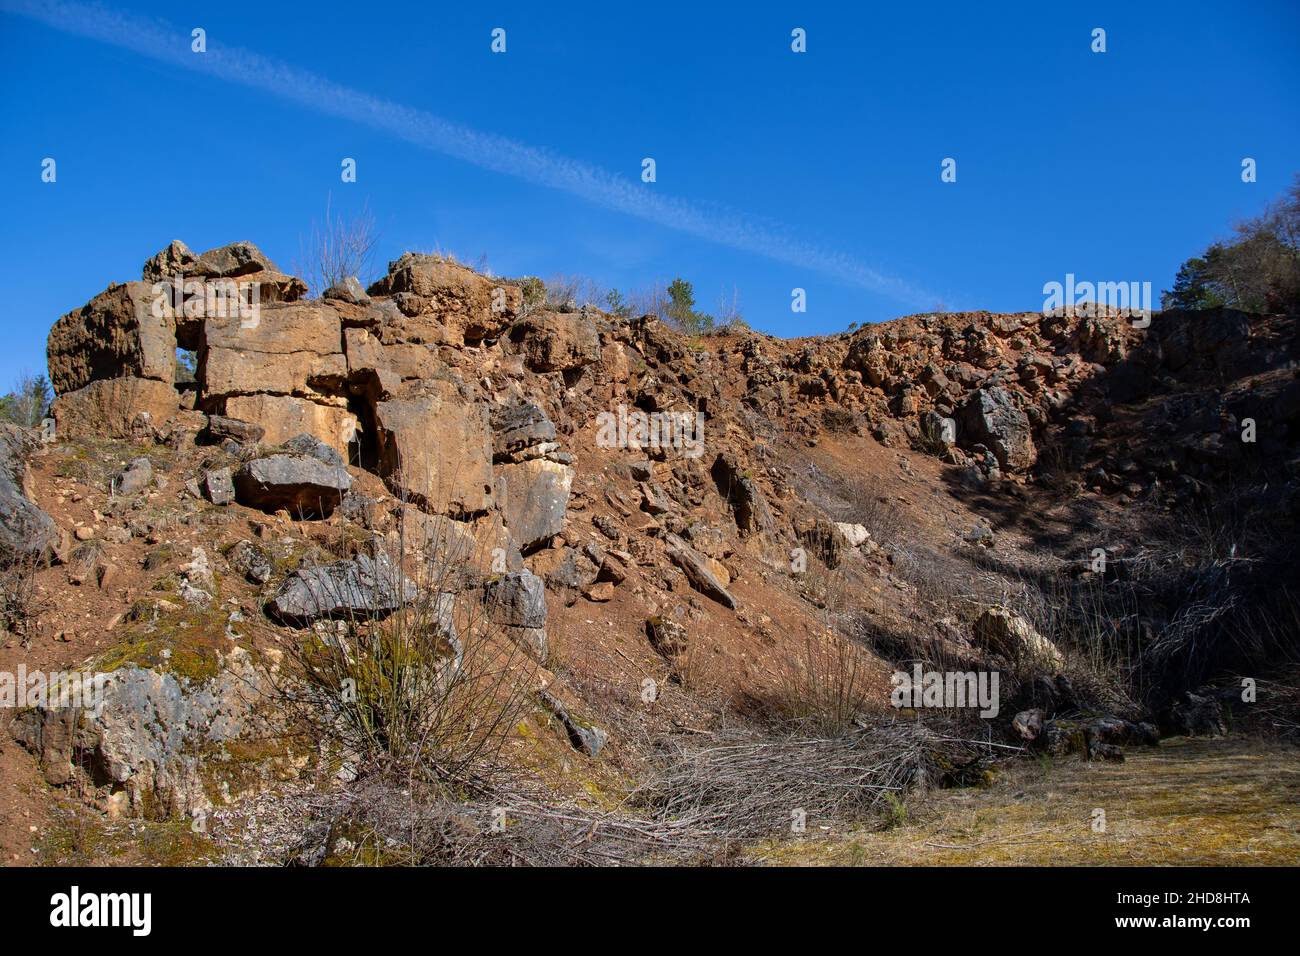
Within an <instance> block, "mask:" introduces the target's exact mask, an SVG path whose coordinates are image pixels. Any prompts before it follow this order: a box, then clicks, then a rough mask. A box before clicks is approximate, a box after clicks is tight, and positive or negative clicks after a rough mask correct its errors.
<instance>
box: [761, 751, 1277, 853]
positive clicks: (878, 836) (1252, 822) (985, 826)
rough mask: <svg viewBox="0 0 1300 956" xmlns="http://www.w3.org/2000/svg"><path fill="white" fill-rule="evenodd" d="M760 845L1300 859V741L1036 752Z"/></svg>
mask: <svg viewBox="0 0 1300 956" xmlns="http://www.w3.org/2000/svg"><path fill="white" fill-rule="evenodd" d="M1097 810H1103V811H1105V829H1104V832H1100V831H1098V830H1097V829H1095V828H1094V822H1095V821H1096V820H1097V819H1098V817H1097V816H1096V815H1095V811H1097ZM902 816H903V815H902V814H896V815H895V817H896V818H898V817H902ZM755 855H756V856H757V857H758V858H759V859H761V860H763V861H765V862H769V863H775V864H786V865H812V866H817V865H831V866H852V865H867V866H873V865H874V866H889V865H900V866H945V865H974V866H997V865H1007V864H1028V865H1076V866H1088V865H1099V866H1129V865H1154V866H1169V865H1172V866H1180V865H1181V866H1191V865H1207V866H1219V865H1265V864H1272V865H1287V864H1290V865H1295V864H1297V863H1300V750H1297V749H1296V748H1295V747H1292V746H1287V745H1283V744H1277V743H1267V742H1260V741H1255V740H1248V739H1244V738H1224V739H1215V740H1193V739H1187V738H1177V739H1172V740H1166V741H1164V742H1163V743H1162V744H1161V746H1160V747H1159V748H1152V749H1140V748H1135V749H1133V750H1130V751H1128V759H1127V760H1126V761H1125V762H1124V763H1118V764H1115V763H1091V764H1089V763H1084V762H1082V761H1078V760H1073V759H1071V760H1068V761H1058V762H1054V763H1051V764H1049V763H1047V762H1043V763H1031V762H1025V763H1023V764H1019V765H1016V766H1015V767H1013V768H1012V769H1011V770H1009V771H1005V772H1004V773H1003V774H1002V776H1001V777H1000V778H999V779H998V780H997V781H996V782H995V783H994V784H993V785H992V786H990V787H988V788H984V789H966V790H952V791H945V792H938V793H930V794H929V795H928V796H925V797H922V798H919V799H917V800H915V801H914V802H913V803H912V804H911V805H909V806H908V808H907V813H906V815H905V819H903V820H902V822H898V823H897V825H895V826H893V827H892V828H891V829H888V830H884V831H878V832H869V831H866V830H862V831H848V832H838V833H837V832H835V831H833V830H832V831H830V832H824V831H819V830H817V829H816V828H815V827H813V826H812V825H811V821H810V825H809V827H808V836H807V837H806V838H804V839H800V840H797V841H796V840H791V841H782V842H778V843H773V844H767V845H765V846H762V847H758V848H756V853H755Z"/></svg>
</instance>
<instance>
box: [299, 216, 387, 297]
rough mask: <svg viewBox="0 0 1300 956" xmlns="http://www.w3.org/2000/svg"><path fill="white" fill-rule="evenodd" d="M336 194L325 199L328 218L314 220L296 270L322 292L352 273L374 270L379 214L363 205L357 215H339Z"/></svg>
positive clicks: (313, 291) (359, 274)
mask: <svg viewBox="0 0 1300 956" xmlns="http://www.w3.org/2000/svg"><path fill="white" fill-rule="evenodd" d="M332 204H333V197H330V198H327V199H326V201H325V220H324V222H322V223H317V222H316V221H315V220H313V221H312V224H311V235H310V237H309V238H308V240H307V242H306V244H305V245H300V247H299V248H300V254H299V261H298V264H297V266H296V267H295V271H296V272H297V273H298V274H299V275H300V276H301V277H302V278H303V280H304V281H306V283H307V285H308V286H309V287H310V288H311V294H312V295H314V296H320V295H322V294H324V292H325V290H326V289H328V288H329V287H330V286H332V285H335V284H337V283H339V282H342V281H343V280H344V279H346V278H348V277H349V276H356V277H357V278H361V277H362V276H363V275H365V274H367V273H368V272H369V271H370V263H371V257H372V255H373V253H374V247H375V242H376V239H377V238H378V237H377V236H376V234H375V217H374V216H373V215H372V214H371V212H370V207H369V206H368V205H367V206H362V207H361V211H360V212H358V213H357V214H356V215H355V216H352V217H345V216H336V215H334V213H333V210H332Z"/></svg>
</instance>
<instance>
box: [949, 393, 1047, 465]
mask: <svg viewBox="0 0 1300 956" xmlns="http://www.w3.org/2000/svg"><path fill="white" fill-rule="evenodd" d="M962 423H963V424H964V425H965V435H966V438H967V440H968V443H969V444H981V445H984V446H986V447H988V448H990V449H992V451H993V454H994V455H996V456H997V459H998V463H999V464H1000V465H1001V466H1002V467H1003V468H1005V469H1007V470H1008V471H1013V472H1014V471H1024V470H1025V469H1027V468H1029V467H1030V466H1031V465H1033V463H1034V461H1035V459H1036V458H1037V455H1038V453H1037V451H1036V450H1035V448H1034V438H1033V431H1032V430H1031V428H1030V426H1029V418H1028V416H1026V415H1025V413H1024V412H1023V411H1021V409H1020V407H1019V406H1018V405H1017V404H1016V402H1015V399H1013V398H1012V397H1011V394H1010V393H1009V392H1007V390H1006V389H1003V388H981V389H979V390H978V391H976V392H975V393H974V394H973V395H972V396H971V399H970V401H969V402H968V403H967V405H966V406H965V408H964V409H963V411H962Z"/></svg>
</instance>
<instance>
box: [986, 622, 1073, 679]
mask: <svg viewBox="0 0 1300 956" xmlns="http://www.w3.org/2000/svg"><path fill="white" fill-rule="evenodd" d="M974 635H975V641H976V643H978V644H979V645H981V646H982V647H985V648H987V649H988V650H990V651H992V652H993V653H995V654H1001V655H1002V656H1003V657H1006V658H1008V659H1009V660H1013V661H1034V662H1037V663H1038V664H1041V665H1043V666H1045V667H1051V668H1060V667H1061V666H1062V665H1063V664H1064V663H1065V659H1064V658H1063V657H1062V656H1061V652H1060V651H1058V650H1057V649H1056V645H1055V644H1053V643H1052V642H1051V641H1049V640H1048V639H1047V638H1045V637H1043V635H1041V634H1039V633H1038V632H1037V631H1036V630H1034V627H1033V625H1032V624H1030V623H1029V622H1028V621H1026V620H1025V619H1024V618H1022V617H1020V616H1019V615H1018V614H1015V613H1014V612H1012V611H1009V610H1007V609H1006V608H1001V607H991V608H986V609H985V610H984V611H983V612H982V613H981V614H980V616H979V617H978V618H977V619H976V620H975V628H974Z"/></svg>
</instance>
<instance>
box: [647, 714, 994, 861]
mask: <svg viewBox="0 0 1300 956" xmlns="http://www.w3.org/2000/svg"><path fill="white" fill-rule="evenodd" d="M1018 749H1019V748H1009V747H1004V746H1002V745H998V744H993V743H989V742H981V741H977V740H967V739H963V738H961V737H957V736H953V735H952V734H950V733H948V732H947V731H946V729H944V728H942V727H934V726H931V725H929V724H925V723H921V722H919V721H905V720H896V721H888V722H876V723H874V724H873V725H872V726H870V727H868V728H866V729H864V730H861V731H858V732H855V733H849V734H841V735H837V736H831V737H823V736H817V735H803V734H790V735H777V736H773V735H770V734H763V733H760V732H756V731H754V730H753V729H746V728H733V729H729V730H722V731H719V732H717V733H715V734H713V735H712V736H710V737H708V738H705V739H704V741H703V742H699V741H697V740H676V741H673V744H672V750H671V752H670V753H669V755H668V757H667V759H666V760H665V762H664V766H663V768H662V769H661V770H660V772H659V773H658V774H657V775H656V776H655V777H654V778H653V779H652V780H651V781H650V782H649V783H647V784H645V785H643V786H642V787H640V788H638V790H637V791H635V792H634V794H633V796H632V802H633V804H634V805H636V806H642V807H646V808H649V809H651V810H653V812H654V814H655V815H656V816H658V817H660V818H668V819H673V820H677V821H679V822H680V823H682V824H684V825H685V824H692V825H695V826H698V827H702V828H706V829H707V830H708V831H710V832H711V833H713V834H714V835H716V836H717V837H718V838H720V839H721V838H727V839H733V840H745V841H752V840H754V839H758V838H762V837H767V836H775V835H778V834H781V833H790V832H791V829H792V828H791V822H792V814H793V813H794V812H795V811H799V812H800V813H801V814H802V815H803V816H804V817H806V820H807V822H808V824H809V825H815V824H817V823H825V822H830V821H839V822H852V821H860V820H863V819H866V818H869V817H871V816H872V815H874V814H875V813H877V812H879V811H881V810H882V809H883V810H885V811H886V812H887V814H888V812H889V807H890V801H889V800H888V795H892V796H894V797H895V798H897V797H898V796H899V795H900V794H902V793H903V792H904V791H905V790H907V789H909V788H917V787H921V788H924V787H928V786H946V785H950V784H963V783H972V782H976V781H977V780H979V779H982V776H983V770H982V764H983V763H984V762H985V761H987V760H988V759H990V758H991V757H992V756H994V755H995V754H997V753H1000V752H1006V753H1010V752H1014V751H1016V750H1018Z"/></svg>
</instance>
